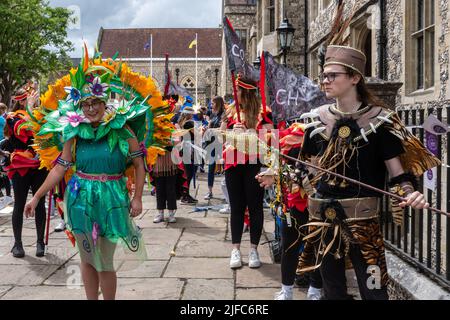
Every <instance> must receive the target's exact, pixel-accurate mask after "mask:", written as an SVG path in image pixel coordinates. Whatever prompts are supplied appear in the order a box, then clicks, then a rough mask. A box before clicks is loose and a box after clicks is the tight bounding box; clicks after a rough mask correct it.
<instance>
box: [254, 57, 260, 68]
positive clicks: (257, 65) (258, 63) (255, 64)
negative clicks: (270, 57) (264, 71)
mask: <svg viewBox="0 0 450 320" xmlns="http://www.w3.org/2000/svg"><path fill="white" fill-rule="evenodd" d="M253 66H254V67H255V69H258V70H259V68H260V67H261V58H260V57H259V55H258V56H257V57H256V59H255V60H254V61H253Z"/></svg>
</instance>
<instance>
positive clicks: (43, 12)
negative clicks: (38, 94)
mask: <svg viewBox="0 0 450 320" xmlns="http://www.w3.org/2000/svg"><path fill="white" fill-rule="evenodd" d="M0 19H1V28H0V97H1V101H3V102H5V103H8V102H9V101H10V98H11V96H12V94H13V93H14V91H15V90H16V89H17V88H18V87H19V86H21V85H22V84H24V83H25V82H26V81H27V80H28V79H31V78H35V79H40V78H41V77H47V76H48V75H49V74H50V73H52V72H58V71H59V70H62V69H64V68H67V67H68V65H69V63H70V62H69V58H68V55H67V52H70V51H72V50H73V46H72V43H71V42H70V41H68V40H67V28H68V25H69V22H71V21H72V20H73V18H71V12H70V11H69V10H67V9H66V8H52V7H50V5H49V3H48V1H45V0H1V1H0Z"/></svg>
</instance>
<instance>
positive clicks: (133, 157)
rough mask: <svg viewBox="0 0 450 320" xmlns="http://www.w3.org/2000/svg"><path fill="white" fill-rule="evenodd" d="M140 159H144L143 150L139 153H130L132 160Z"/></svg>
mask: <svg viewBox="0 0 450 320" xmlns="http://www.w3.org/2000/svg"><path fill="white" fill-rule="evenodd" d="M139 157H144V152H143V151H142V150H138V151H135V152H132V153H130V158H131V159H135V158H139Z"/></svg>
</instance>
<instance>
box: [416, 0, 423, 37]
mask: <svg viewBox="0 0 450 320" xmlns="http://www.w3.org/2000/svg"><path fill="white" fill-rule="evenodd" d="M423 11H424V7H423V0H417V30H416V31H419V30H422V29H423V18H424V14H423Z"/></svg>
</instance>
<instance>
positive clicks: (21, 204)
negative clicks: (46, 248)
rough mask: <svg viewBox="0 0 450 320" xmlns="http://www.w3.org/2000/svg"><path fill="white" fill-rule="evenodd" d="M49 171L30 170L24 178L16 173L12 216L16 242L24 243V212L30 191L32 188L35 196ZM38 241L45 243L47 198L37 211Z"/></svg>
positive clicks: (42, 201)
mask: <svg viewBox="0 0 450 320" xmlns="http://www.w3.org/2000/svg"><path fill="white" fill-rule="evenodd" d="M47 174H48V171H47V170H37V169H33V170H29V171H28V172H27V173H26V174H25V175H24V176H23V177H22V176H21V175H20V174H18V173H16V174H14V176H13V177H12V183H13V189H14V210H13V214H12V226H13V231H14V239H15V240H16V242H21V241H22V227H23V210H24V209H25V204H26V202H27V197H28V191H29V189H30V188H31V192H32V193H33V195H34V194H35V193H36V191H38V189H39V188H40V187H41V185H42V184H43V183H44V181H45V178H46V177H47ZM35 219H36V233H37V241H38V242H44V232H45V196H44V197H42V198H41V200H40V201H39V203H38V205H37V207H36V211H35Z"/></svg>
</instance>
